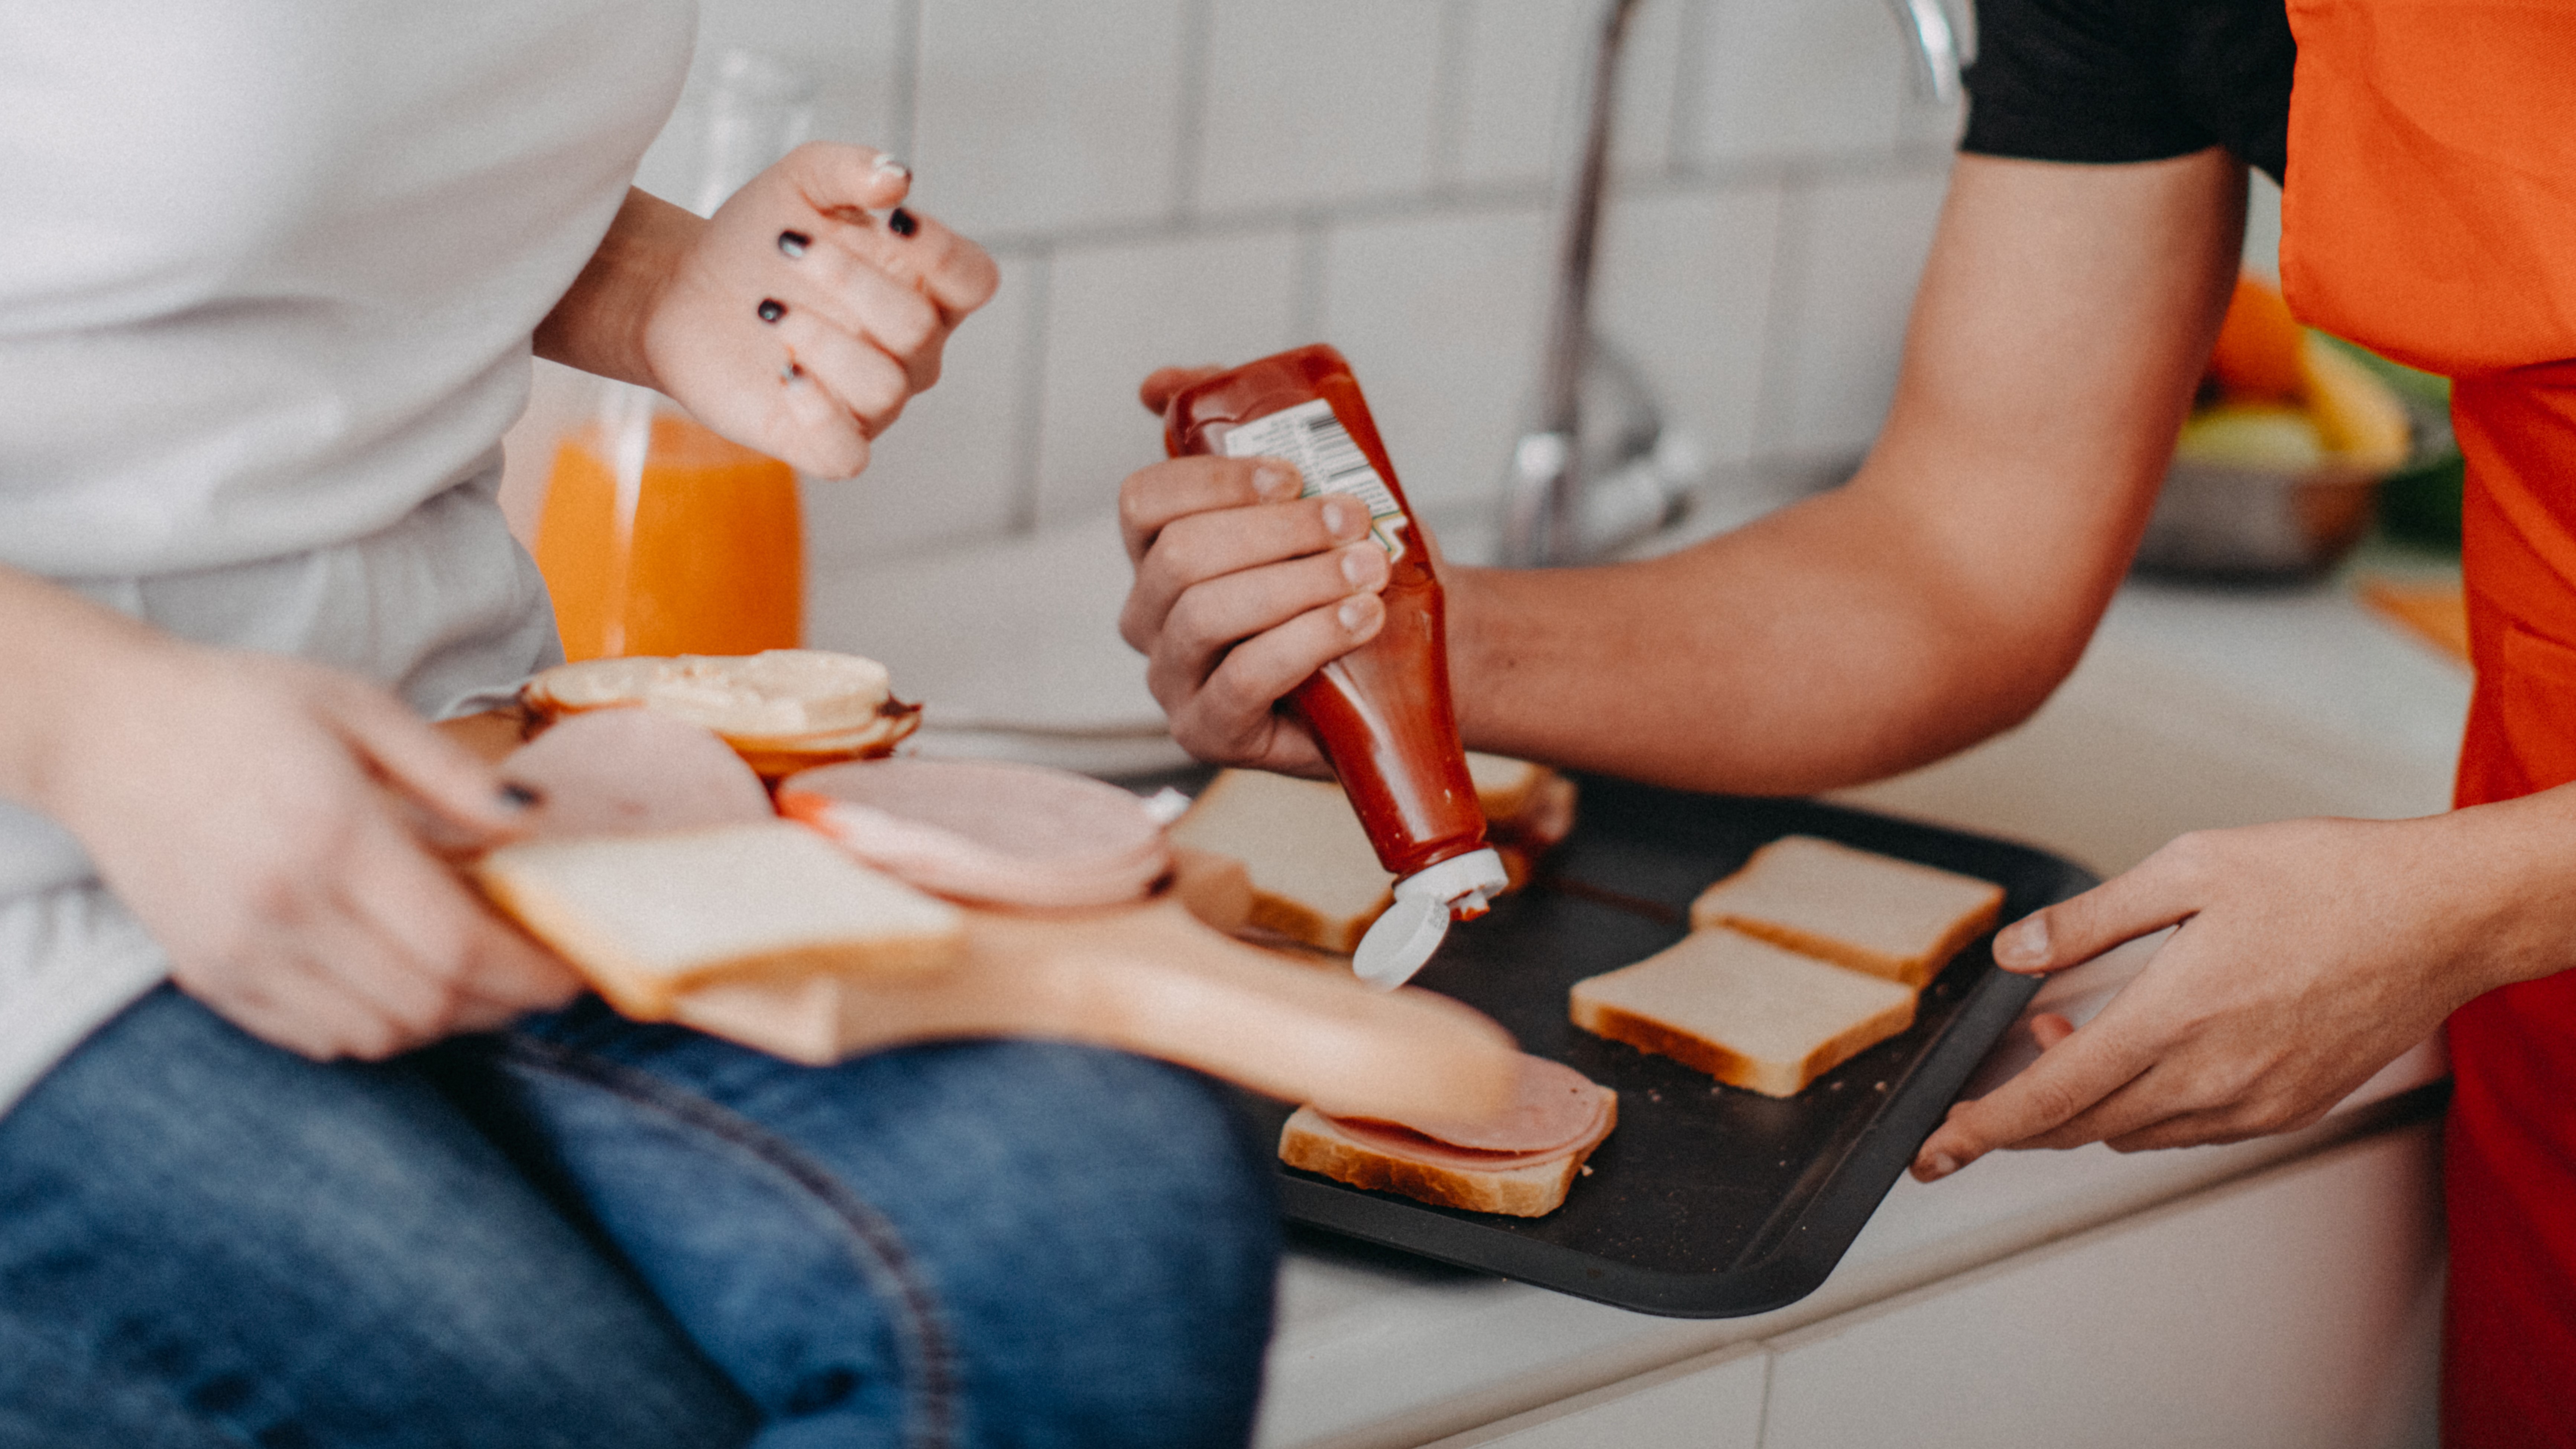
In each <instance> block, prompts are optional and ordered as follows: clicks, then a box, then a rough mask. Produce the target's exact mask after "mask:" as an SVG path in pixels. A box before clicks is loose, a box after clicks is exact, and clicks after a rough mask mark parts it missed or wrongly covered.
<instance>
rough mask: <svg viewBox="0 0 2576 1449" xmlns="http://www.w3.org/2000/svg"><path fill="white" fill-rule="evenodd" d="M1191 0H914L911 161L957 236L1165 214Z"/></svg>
mask: <svg viewBox="0 0 2576 1449" xmlns="http://www.w3.org/2000/svg"><path fill="white" fill-rule="evenodd" d="M1195 3H1196V0H1084V3H1082V4H1079V5H1067V4H1063V3H1061V0H923V5H922V11H921V50H920V56H921V68H920V79H919V84H918V87H917V89H916V95H917V97H918V99H917V101H916V107H917V109H916V112H915V118H914V125H913V128H912V129H913V155H912V158H911V159H912V162H913V166H914V170H915V173H916V175H917V176H918V178H919V180H918V184H917V193H918V194H919V196H920V197H921V200H922V204H923V205H924V206H926V207H928V208H929V209H931V210H933V211H936V212H938V213H939V214H940V216H941V217H942V218H943V219H945V220H946V221H947V222H948V223H949V224H950V225H952V226H954V227H956V228H957V229H958V230H960V231H963V232H965V233H966V234H968V235H970V236H980V235H985V234H988V233H989V234H1005V235H1011V236H1025V235H1030V234H1034V233H1046V232H1053V231H1061V230H1066V229H1070V228H1079V227H1098V226H1104V225H1109V224H1126V225H1131V226H1132V225H1135V224H1137V223H1140V222H1153V221H1158V220H1161V219H1163V218H1165V217H1166V216H1168V215H1169V214H1170V213H1171V211H1172V208H1173V206H1174V204H1175V203H1176V201H1177V199H1178V198H1177V197H1176V196H1175V195H1174V191H1175V187H1174V184H1173V183H1174V179H1175V175H1174V167H1173V158H1174V156H1175V155H1176V154H1177V152H1178V149H1179V146H1180V137H1181V134H1182V126H1183V118H1182V116H1181V97H1182V71H1183V66H1184V64H1185V63H1186V62H1187V61H1188V60H1189V57H1188V56H1186V55H1185V50H1186V48H1187V41H1188V40H1189V38H1190V34H1191V31H1190V26H1189V24H1188V19H1189V11H1190V8H1191V6H1192V5H1193V4H1195Z"/></svg>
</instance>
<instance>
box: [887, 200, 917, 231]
mask: <svg viewBox="0 0 2576 1449" xmlns="http://www.w3.org/2000/svg"><path fill="white" fill-rule="evenodd" d="M886 230H888V231H890V232H893V233H894V234H895V235H896V236H910V235H912V234H913V233H914V232H917V231H919V230H921V219H920V218H919V217H916V216H914V215H913V214H912V213H911V212H908V211H906V210H904V209H903V208H902V207H900V206H898V207H896V208H895V209H894V210H893V211H892V212H890V213H888V214H887V216H886Z"/></svg>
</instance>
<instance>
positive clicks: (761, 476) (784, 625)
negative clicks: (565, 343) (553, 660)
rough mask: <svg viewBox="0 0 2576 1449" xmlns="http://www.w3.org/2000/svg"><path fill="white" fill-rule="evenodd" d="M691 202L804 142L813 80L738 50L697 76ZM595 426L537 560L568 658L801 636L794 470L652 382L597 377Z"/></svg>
mask: <svg viewBox="0 0 2576 1449" xmlns="http://www.w3.org/2000/svg"><path fill="white" fill-rule="evenodd" d="M690 90H691V92H692V96H691V99H690V100H689V101H687V102H685V103H684V104H683V105H682V106H681V108H680V113H679V114H678V115H676V116H675V117H674V118H673V124H674V126H675V127H677V128H678V130H679V133H680V134H681V135H682V136H683V137H684V138H685V137H686V136H687V134H688V133H689V132H690V131H692V130H694V132H695V141H696V144H695V146H694V148H693V149H694V150H695V153H696V179H695V182H694V185H693V186H692V188H691V190H690V192H689V193H688V199H689V200H690V203H691V209H693V210H695V211H696V212H698V213H699V214H700V215H702V216H703V215H708V214H711V213H713V212H714V211H715V209H716V208H717V207H718V206H721V205H723V204H724V201H725V198H727V197H729V196H731V195H733V193H734V192H735V191H736V190H738V189H739V188H740V187H741V186H742V185H743V183H745V182H747V181H749V180H751V179H752V178H753V177H754V176H757V175H759V174H760V172H761V171H762V170H763V169H764V168H766V167H768V166H769V165H770V163H772V162H774V161H776V160H777V159H778V158H779V157H781V156H784V155H786V154H787V152H788V151H789V150H790V149H791V148H793V147H794V146H795V145H796V144H797V142H799V141H801V140H803V139H804V138H805V135H806V133H807V131H808V130H809V129H811V127H812V123H813V87H812V85H811V83H810V82H809V81H808V80H807V79H806V77H805V76H803V75H802V74H801V73H800V72H799V71H798V70H797V69H796V68H795V67H794V66H791V65H789V64H787V63H785V62H783V61H780V60H778V59H776V58H774V57H771V56H764V55H758V54H754V53H751V52H747V51H727V52H724V53H722V54H720V55H717V56H714V57H711V58H710V63H709V64H708V65H707V66H705V67H704V69H703V71H702V73H700V74H697V75H693V76H692V77H691V80H690ZM600 386H601V387H602V388H603V389H604V391H603V392H602V394H601V401H600V405H599V407H598V409H597V411H596V414H595V416H594V417H593V419H592V421H591V422H590V423H589V425H588V426H586V427H583V428H579V429H576V430H575V431H574V432H573V433H572V434H571V435H570V436H568V437H566V438H564V439H563V440H562V441H561V442H560V443H559V444H558V445H557V446H556V449H555V457H554V467H553V473H552V476H551V477H550V479H549V480H548V483H547V485H546V499H545V506H544V510H543V511H542V512H541V513H540V514H539V515H538V520H537V539H536V554H537V566H538V568H539V569H540V570H542V571H543V572H544V574H545V576H546V587H547V589H548V591H549V592H551V593H552V594H553V595H554V603H555V623H556V627H557V628H558V629H559V630H560V631H561V632H562V634H563V644H564V653H565V654H567V655H569V656H570V657H572V658H574V659H595V658H599V657H601V656H603V655H619V654H752V653H757V652H758V651H760V650H763V649H788V648H794V647H795V646H796V645H797V644H799V643H801V642H802V638H803V634H804V599H805V543H804V530H803V524H802V522H801V521H800V515H799V512H798V505H797V499H796V473H795V470H794V469H792V468H790V467H788V466H787V465H786V464H785V463H782V462H779V461H778V460H777V459H775V458H772V457H769V456H767V455H766V454H763V453H759V452H755V451H753V450H752V449H750V448H745V447H741V446H739V445H737V444H734V443H730V442H727V441H726V440H724V439H723V438H720V437H718V436H716V435H715V434H714V433H712V432H710V431H708V430H707V428H706V427H705V426H703V425H702V424H700V423H699V422H698V421H697V420H696V419H694V418H692V417H690V416H689V415H688V414H687V413H686V412H684V411H682V410H681V408H680V407H679V405H678V404H676V403H673V402H672V401H670V400H669V399H668V398H665V397H662V396H661V395H660V394H658V393H655V392H652V391H650V390H648V389H645V388H640V387H632V386H629V385H626V384H623V383H607V382H604V383H602V384H600Z"/></svg>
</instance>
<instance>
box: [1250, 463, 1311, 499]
mask: <svg viewBox="0 0 2576 1449" xmlns="http://www.w3.org/2000/svg"><path fill="white" fill-rule="evenodd" d="M1304 482H1305V480H1304V479H1302V478H1299V477H1298V476H1297V470H1296V469H1294V468H1292V467H1290V466H1288V465H1287V464H1285V463H1262V464H1259V465H1257V466H1255V467H1254V468H1253V470H1252V491H1253V492H1254V493H1256V494H1259V495H1260V496H1261V497H1263V498H1266V499H1268V500H1270V501H1271V502H1273V503H1276V502H1278V501H1279V500H1281V499H1283V498H1294V497H1296V496H1297V493H1298V490H1299V488H1300V487H1302V486H1303V484H1304Z"/></svg>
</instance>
